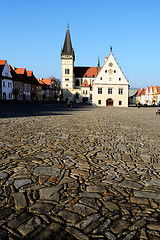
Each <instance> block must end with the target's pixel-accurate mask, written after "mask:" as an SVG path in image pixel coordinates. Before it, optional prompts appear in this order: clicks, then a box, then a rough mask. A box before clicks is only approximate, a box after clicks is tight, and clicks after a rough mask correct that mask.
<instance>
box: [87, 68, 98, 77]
mask: <svg viewBox="0 0 160 240" xmlns="http://www.w3.org/2000/svg"><path fill="white" fill-rule="evenodd" d="M100 70H101V68H99V69H98V73H99V71H100ZM96 76H97V67H90V68H89V69H88V70H87V71H86V73H85V74H84V76H83V77H96Z"/></svg>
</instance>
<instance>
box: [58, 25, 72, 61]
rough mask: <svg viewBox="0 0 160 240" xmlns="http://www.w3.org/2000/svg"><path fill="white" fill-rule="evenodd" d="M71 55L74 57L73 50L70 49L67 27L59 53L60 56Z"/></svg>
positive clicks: (70, 43)
mask: <svg viewBox="0 0 160 240" xmlns="http://www.w3.org/2000/svg"><path fill="white" fill-rule="evenodd" d="M63 54H64V55H72V56H73V57H75V56H74V50H73V48H72V42H71V37H70V32H69V25H67V31H66V36H65V41H64V45H63V49H62V51H61V55H63Z"/></svg>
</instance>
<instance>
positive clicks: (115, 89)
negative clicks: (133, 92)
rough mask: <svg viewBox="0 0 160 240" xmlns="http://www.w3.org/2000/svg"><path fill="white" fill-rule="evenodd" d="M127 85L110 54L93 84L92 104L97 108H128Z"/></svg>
mask: <svg viewBox="0 0 160 240" xmlns="http://www.w3.org/2000/svg"><path fill="white" fill-rule="evenodd" d="M128 87H129V83H128V81H127V80H126V78H125V76H124V74H123V73H122V71H121V69H120V68H119V66H118V64H117V62H116V60H115V58H114V56H113V54H112V52H110V55H109V57H108V59H107V60H106V61H105V63H104V66H103V67H102V69H101V71H100V72H99V74H98V75H97V77H96V79H95V80H94V82H93V104H95V105H97V106H115V107H128Z"/></svg>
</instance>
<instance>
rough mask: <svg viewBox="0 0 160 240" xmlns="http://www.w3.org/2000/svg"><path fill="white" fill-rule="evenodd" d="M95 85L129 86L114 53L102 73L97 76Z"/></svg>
mask: <svg viewBox="0 0 160 240" xmlns="http://www.w3.org/2000/svg"><path fill="white" fill-rule="evenodd" d="M94 84H118V85H119V84H120V85H121V84H127V85H129V83H128V81H127V80H126V78H125V76H124V74H123V73H122V71H121V69H120V67H119V66H118V63H117V62H116V60H115V58H114V56H113V54H112V52H111V53H110V55H109V57H108V59H106V61H105V63H104V65H103V67H102V69H101V71H100V72H99V74H98V75H97V77H96V79H95V81H94Z"/></svg>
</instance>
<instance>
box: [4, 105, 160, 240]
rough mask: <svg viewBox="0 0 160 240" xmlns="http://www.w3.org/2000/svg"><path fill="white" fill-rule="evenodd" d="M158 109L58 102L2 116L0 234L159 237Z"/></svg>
mask: <svg viewBox="0 0 160 240" xmlns="http://www.w3.org/2000/svg"><path fill="white" fill-rule="evenodd" d="M24 107H25V106H24ZM155 112H156V109H155V108H142V109H140V110H139V111H138V110H137V109H136V108H94V107H89V106H88V107H87V106H86V107H83V108H80V107H79V108H74V107H73V108H72V109H67V108H65V107H64V108H63V109H56V110H54V105H53V111H52V115H51V114H50V115H47V113H46V114H44V115H42V114H41V115H40V116H38V115H35V114H33V115H32V116H29V115H28V117H27V116H26V117H24V116H20V117H14V116H10V115H9V114H8V115H7V117H6V118H5V117H3V118H1V119H0V123H1V131H0V238H2V239H6V240H7V239H13V240H15V239H16V240H17V239H22V240H23V239H25V240H26V239H41V240H42V239H43V240H45V239H52V237H54V238H55V239H71V240H72V239H73V240H74V239H86V240H88V239H91V240H93V239H112V240H114V239H119V240H120V239H159V238H160V209H159V207H160V164H159V163H160V147H159V136H160V135H159V129H160V121H159V115H156V114H155ZM4 116H5V114H4ZM9 116H10V117H9Z"/></svg>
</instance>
